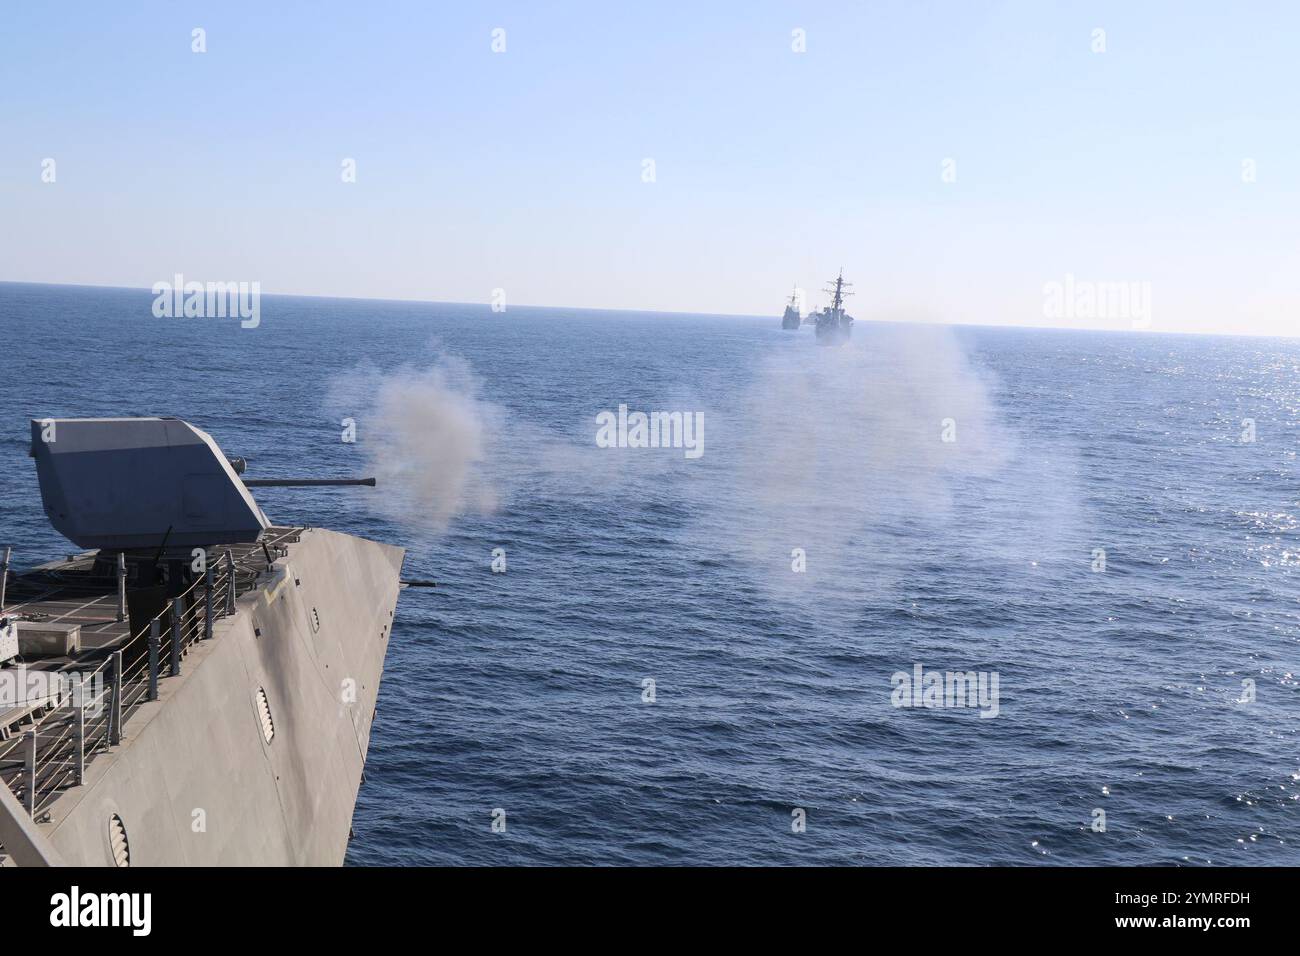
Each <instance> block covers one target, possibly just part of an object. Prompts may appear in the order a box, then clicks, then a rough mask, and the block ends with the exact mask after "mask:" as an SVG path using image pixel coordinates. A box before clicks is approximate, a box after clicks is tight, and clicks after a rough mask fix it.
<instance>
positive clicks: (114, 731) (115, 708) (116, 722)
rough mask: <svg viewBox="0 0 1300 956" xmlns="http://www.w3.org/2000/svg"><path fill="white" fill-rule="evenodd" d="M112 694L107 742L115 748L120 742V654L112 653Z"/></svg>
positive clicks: (117, 652)
mask: <svg viewBox="0 0 1300 956" xmlns="http://www.w3.org/2000/svg"><path fill="white" fill-rule="evenodd" d="M112 661H113V693H112V695H111V697H110V698H109V708H110V709H109V712H108V742H109V743H110V744H112V745H113V746H114V747H116V746H117V745H118V744H120V743H121V742H122V652H121V651H114V652H113V657H112Z"/></svg>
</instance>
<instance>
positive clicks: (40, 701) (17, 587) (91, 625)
mask: <svg viewBox="0 0 1300 956" xmlns="http://www.w3.org/2000/svg"><path fill="white" fill-rule="evenodd" d="M304 530H305V529H304V528H283V527H280V528H271V529H268V531H267V532H266V534H265V535H264V537H263V540H262V541H261V542H258V543H254V544H245V545H229V546H222V547H219V548H212V549H209V550H208V552H207V558H206V560H207V562H208V564H209V566H211V567H212V568H213V570H214V575H213V582H214V584H213V592H214V596H213V616H214V619H219V618H221V617H223V616H225V612H226V607H227V604H228V602H229V601H230V600H231V595H230V581H231V580H232V578H231V575H230V573H229V570H228V569H229V568H230V566H231V564H233V571H234V573H233V582H234V595H233V597H234V599H238V597H240V596H242V595H243V594H246V593H247V592H249V591H251V590H254V589H255V588H257V587H259V586H260V580H259V579H260V577H261V576H262V575H263V574H264V573H265V572H266V570H267V568H268V565H269V561H268V559H270V561H274V560H275V559H277V558H279V557H282V556H284V555H286V554H288V553H289V552H290V547H291V546H292V545H294V544H296V543H297V542H298V541H299V540H300V539H301V534H302V532H303V531H304ZM227 554H229V561H228V560H227ZM95 557H96V553H95V552H86V553H83V554H78V555H70V556H69V557H68V558H66V559H64V560H62V561H56V562H52V563H50V564H46V565H42V566H40V567H38V568H35V569H33V570H32V571H29V572H27V573H24V574H17V575H14V574H11V576H10V580H9V582H8V587H7V590H6V594H5V606H4V609H3V612H4V615H5V616H16V617H18V618H20V620H25V621H29V622H32V623H35V624H42V625H50V624H62V625H70V624H75V625H78V626H79V628H80V638H81V640H80V649H79V651H77V652H76V653H74V654H71V655H59V656H50V657H40V658H34V659H31V660H23V659H22V658H19V659H17V660H15V661H12V662H10V663H9V664H7V665H5V666H4V667H0V677H5V678H7V679H8V680H7V684H8V685H13V686H11V687H8V689H7V691H6V693H5V695H4V696H3V697H0V780H2V781H3V782H4V783H5V785H7V786H8V787H9V789H10V790H11V791H12V792H13V793H14V795H15V796H16V797H17V798H18V800H19V802H20V803H21V804H22V805H23V806H24V807H25V808H27V809H29V810H30V811H31V812H32V815H33V816H34V817H35V818H37V819H39V818H40V817H41V815H42V813H43V812H44V811H46V810H47V809H48V808H49V806H50V804H51V803H53V801H54V800H55V799H57V797H58V796H59V794H60V793H61V792H62V791H63V790H64V789H66V788H67V787H69V786H72V785H75V783H76V772H77V765H76V760H75V756H76V743H77V741H76V734H77V726H76V724H77V718H78V716H79V715H78V713H77V709H76V703H75V701H74V700H73V699H72V695H71V694H68V693H67V692H66V691H67V688H68V686H69V685H70V682H71V680H72V679H73V677H74V675H76V676H82V677H87V678H88V684H89V685H90V688H91V689H90V690H88V691H87V694H88V695H90V694H95V693H96V688H95V685H94V684H93V681H92V680H90V678H93V677H96V676H97V677H99V678H100V683H99V686H98V691H97V693H98V695H99V696H98V697H95V698H91V699H88V703H89V705H90V706H89V707H88V714H93V716H87V718H86V720H85V729H84V754H85V757H84V759H85V762H86V763H89V762H90V761H91V760H92V759H93V758H94V756H95V755H96V754H98V753H102V752H103V751H104V750H106V749H108V747H109V746H111V744H112V743H113V741H114V738H115V737H116V736H118V735H120V734H121V732H122V725H125V723H126V722H127V721H128V720H129V718H130V714H131V712H133V711H134V709H135V708H136V707H138V705H139V704H140V703H141V702H142V701H143V699H144V697H145V694H146V692H147V689H148V688H147V681H148V659H147V639H148V632H149V623H148V622H147V621H144V622H135V627H134V630H132V624H133V622H131V621H130V620H129V619H128V620H125V621H119V620H118V619H117V618H118V591H117V579H116V576H115V575H114V574H109V575H102V574H98V573H96V564H95ZM101 568H102V565H101ZM185 600H186V604H187V605H188V607H187V610H186V612H185V613H184V614H182V616H181V625H180V628H179V630H180V633H181V642H180V656H181V658H182V659H183V657H184V655H185V653H186V652H187V651H188V649H189V647H190V645H192V644H193V642H194V641H195V640H199V639H201V638H202V637H203V636H204V631H205V625H206V621H205V611H206V581H205V580H204V579H203V578H199V579H198V580H197V581H196V582H195V584H194V585H193V586H191V589H190V592H189V593H188V594H187V596H186V599H185ZM158 616H160V617H162V619H163V620H162V625H161V626H160V628H159V630H160V636H161V638H162V640H161V646H160V656H161V662H160V668H159V669H160V671H161V672H162V673H163V674H166V672H167V664H168V660H169V657H170V653H171V647H170V644H171V623H170V618H171V615H170V612H169V611H167V612H165V613H164V614H163V615H158ZM20 627H21V624H20ZM118 652H122V653H121V654H119V653H118ZM141 652H144V653H141ZM115 661H118V662H123V663H122V669H123V675H122V681H121V682H120V683H119V687H120V690H119V691H118V693H120V697H121V699H120V702H118V703H117V707H118V709H120V711H121V718H120V721H121V725H118V726H114V723H113V721H114V718H115V711H114V704H115V702H114V700H113V693H114V691H113V688H112V684H113V673H112V671H113V667H114V664H115ZM24 668H25V670H26V673H25V674H24V673H23V669H24ZM60 677H62V678H63V679H62V680H60ZM20 684H21V688H19V686H18V685H20ZM15 689H18V693H19V694H20V695H21V697H22V698H24V699H23V700H21V702H15V700H14V693H13V691H14V690H15ZM47 689H48V690H50V691H51V693H50V694H48V695H47V694H45V693H44V692H45V691H46V690H47ZM33 742H34V743H35V753H36V774H35V778H34V782H33V778H32V774H31V763H32V761H31V750H32V744H33ZM4 862H5V854H4V848H3V846H0V864H3V863H4Z"/></svg>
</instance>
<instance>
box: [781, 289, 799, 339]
mask: <svg viewBox="0 0 1300 956" xmlns="http://www.w3.org/2000/svg"><path fill="white" fill-rule="evenodd" d="M801 321H802V319H801V318H800V316H799V290H798V288H796V289H795V290H794V292H792V293H791V294H790V302H789V304H788V305H786V307H785V314H784V315H783V316H781V328H783V329H785V330H786V331H787V332H798V331H799V323H800V322H801Z"/></svg>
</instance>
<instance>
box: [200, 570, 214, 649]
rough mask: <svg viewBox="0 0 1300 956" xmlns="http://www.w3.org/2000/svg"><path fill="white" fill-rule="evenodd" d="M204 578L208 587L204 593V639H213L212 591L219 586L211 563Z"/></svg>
mask: <svg viewBox="0 0 1300 956" xmlns="http://www.w3.org/2000/svg"><path fill="white" fill-rule="evenodd" d="M204 580H205V582H206V584H207V588H206V591H205V593H204V595H203V639H204V640H205V641H210V640H212V613H213V612H212V591H213V589H214V588H215V587H216V586H217V574H216V571H215V570H214V569H213V567H212V564H211V563H209V564H208V566H207V570H206V571H205V572H204Z"/></svg>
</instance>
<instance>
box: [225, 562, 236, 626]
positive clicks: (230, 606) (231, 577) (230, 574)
mask: <svg viewBox="0 0 1300 956" xmlns="http://www.w3.org/2000/svg"><path fill="white" fill-rule="evenodd" d="M226 613H227V614H234V613H235V559H234V557H233V556H231V554H230V551H229V550H227V551H226Z"/></svg>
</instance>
